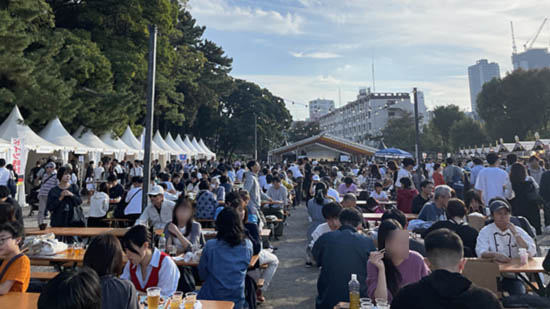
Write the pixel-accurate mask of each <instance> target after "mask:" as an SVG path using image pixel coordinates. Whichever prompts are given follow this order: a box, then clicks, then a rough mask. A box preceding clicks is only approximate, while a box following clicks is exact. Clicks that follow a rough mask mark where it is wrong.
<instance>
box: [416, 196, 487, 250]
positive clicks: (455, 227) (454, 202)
mask: <svg viewBox="0 0 550 309" xmlns="http://www.w3.org/2000/svg"><path fill="white" fill-rule="evenodd" d="M465 217H466V205H464V202H463V201H462V200H459V199H456V198H452V199H450V200H449V203H448V204H447V218H449V219H448V220H445V221H438V222H436V223H434V224H433V225H432V226H431V227H430V228H429V229H427V230H426V231H424V232H423V233H422V237H424V238H425V237H426V235H428V234H429V233H430V232H431V231H434V230H437V229H442V228H445V229H449V230H451V231H453V232H455V233H456V234H457V235H458V236H460V239H461V240H462V243H463V244H464V256H465V257H476V252H475V250H476V242H477V234H478V233H477V231H476V229H474V228H473V227H471V226H469V225H468V223H467V222H466V221H464V218H465Z"/></svg>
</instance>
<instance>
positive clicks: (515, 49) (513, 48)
mask: <svg viewBox="0 0 550 309" xmlns="http://www.w3.org/2000/svg"><path fill="white" fill-rule="evenodd" d="M510 29H512V52H513V53H514V54H517V53H518V49H517V48H516V36H515V35H514V23H513V22H512V21H510Z"/></svg>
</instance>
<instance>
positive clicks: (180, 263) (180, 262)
mask: <svg viewBox="0 0 550 309" xmlns="http://www.w3.org/2000/svg"><path fill="white" fill-rule="evenodd" d="M259 259H260V256H259V255H253V256H252V258H251V259H250V264H248V268H249V269H251V268H254V265H256V263H257V262H258V260H259ZM174 262H176V265H178V266H191V267H198V266H199V263H198V262H185V261H184V260H177V261H174Z"/></svg>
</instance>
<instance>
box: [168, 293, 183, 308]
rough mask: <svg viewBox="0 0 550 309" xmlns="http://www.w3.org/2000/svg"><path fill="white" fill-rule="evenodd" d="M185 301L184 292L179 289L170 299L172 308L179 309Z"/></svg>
mask: <svg viewBox="0 0 550 309" xmlns="http://www.w3.org/2000/svg"><path fill="white" fill-rule="evenodd" d="M182 301H183V292H180V291H177V292H174V294H173V295H172V298H171V299H170V309H179V308H180V305H181V303H182Z"/></svg>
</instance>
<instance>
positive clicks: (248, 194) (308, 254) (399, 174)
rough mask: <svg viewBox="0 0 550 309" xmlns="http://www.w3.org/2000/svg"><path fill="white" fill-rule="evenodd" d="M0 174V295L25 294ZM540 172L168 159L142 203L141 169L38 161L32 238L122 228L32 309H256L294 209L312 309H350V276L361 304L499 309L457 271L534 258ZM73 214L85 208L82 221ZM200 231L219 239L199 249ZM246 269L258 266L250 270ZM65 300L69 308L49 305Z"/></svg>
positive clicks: (548, 197) (547, 204) (451, 163)
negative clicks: (188, 306)
mask: <svg viewBox="0 0 550 309" xmlns="http://www.w3.org/2000/svg"><path fill="white" fill-rule="evenodd" d="M502 162H504V163H502ZM5 163H6V162H5V161H3V160H2V159H0V202H1V203H0V256H2V257H3V263H2V265H1V266H0V295H1V294H6V293H8V292H10V291H19V292H21V291H23V292H24V291H26V290H27V288H28V286H29V276H30V262H29V258H28V257H26V256H25V254H24V253H23V252H24V248H21V244H22V242H21V240H22V237H23V236H24V235H23V234H24V227H23V220H22V211H21V207H20V206H19V204H18V203H17V202H16V201H15V200H14V199H13V195H14V192H13V191H12V190H11V189H10V185H11V184H10V183H11V182H12V181H13V180H14V179H16V177H17V175H14V174H13V172H12V171H10V170H9V169H8V168H6V167H5ZM546 167H547V166H546V163H545V162H544V161H543V160H540V159H539V158H537V157H534V156H533V157H530V158H528V159H525V160H524V159H522V158H518V157H517V156H515V155H509V156H508V157H506V160H505V161H502V160H501V158H500V157H499V155H498V154H497V153H489V154H488V155H487V156H486V157H485V158H473V159H467V160H462V159H460V160H456V159H453V158H447V159H446V160H445V162H434V161H431V160H428V161H426V162H423V163H420V164H417V163H416V162H415V161H414V160H413V159H411V158H405V159H403V160H401V161H400V162H398V161H394V160H389V161H385V162H374V161H369V162H366V161H365V162H364V163H363V164H336V163H331V162H322V161H315V160H309V159H308V158H299V159H298V160H296V161H293V162H286V161H285V162H280V163H261V162H257V161H248V162H246V163H245V162H244V161H234V162H230V161H225V160H223V159H219V160H217V161H214V160H209V161H206V160H202V161H192V162H191V161H188V162H185V163H183V162H180V161H177V160H173V161H170V162H166V164H165V165H164V166H162V165H161V164H160V163H159V162H158V161H155V162H153V164H152V169H151V183H152V185H151V186H150V188H148V189H147V188H144V187H143V183H144V181H143V162H141V161H139V160H135V161H133V162H130V161H121V162H119V161H117V160H111V159H109V158H104V159H102V160H101V161H100V162H97V164H96V163H94V162H88V164H86V166H85V167H84V173H83V174H82V175H83V176H84V177H82V179H80V178H79V175H80V173H79V172H78V171H77V168H78V164H76V162H71V163H70V164H66V165H62V164H59V163H58V162H55V161H54V160H51V159H50V160H45V161H39V162H37V164H36V167H35V168H33V169H32V170H31V171H30V175H29V177H27V181H28V182H30V183H32V189H31V191H32V192H35V196H36V201H37V204H38V207H37V208H38V215H37V224H38V225H39V226H41V228H45V225H46V222H47V220H46V218H49V224H50V226H52V227H83V226H89V227H105V226H108V222H109V220H110V219H113V218H116V219H123V220H122V221H123V222H126V224H127V225H128V226H129V227H131V228H130V229H129V230H128V232H127V233H126V234H125V235H124V237H123V238H122V239H121V240H119V239H117V238H116V237H114V236H112V235H99V236H96V237H94V238H93V239H91V240H90V242H89V246H88V248H87V250H86V255H85V257H84V267H81V268H79V269H76V270H69V271H65V272H62V273H61V274H60V275H58V276H57V277H56V278H55V279H53V280H50V281H49V282H48V284H46V285H45V286H44V287H41V292H42V294H41V296H40V301H39V307H41V308H53V307H56V308H100V307H102V308H137V305H138V303H137V296H136V295H139V294H140V293H144V292H145V291H146V289H147V288H149V287H160V288H161V293H162V295H163V296H164V297H169V296H170V295H172V294H173V293H174V292H175V291H184V292H189V291H195V290H197V287H198V283H199V282H200V290H198V299H205V300H229V301H232V302H234V303H235V308H255V307H256V306H257V304H258V303H262V302H264V301H265V300H266V299H265V293H264V292H265V291H266V290H267V289H268V288H269V286H270V283H271V281H272V279H273V276H274V274H275V272H276V270H277V267H278V264H279V260H278V258H277V256H276V255H275V253H274V252H275V250H276V249H277V248H273V247H272V246H271V245H270V243H269V241H267V240H265V239H262V238H261V237H260V235H261V231H262V229H263V228H265V227H268V226H272V225H274V228H273V232H274V235H273V236H274V237H275V239H278V238H279V237H282V236H283V233H284V226H285V224H284V222H285V220H286V219H287V217H288V216H289V214H290V211H291V210H292V209H293V208H295V207H300V206H304V205H305V207H306V209H307V213H308V217H309V222H303V224H307V225H308V229H307V234H306V235H305V236H306V239H307V241H306V244H305V254H304V259H305V265H306V267H313V266H316V267H318V269H319V278H318V281H317V291H318V295H317V298H316V307H317V308H333V307H334V306H335V305H337V304H338V303H339V302H341V301H349V290H348V281H349V279H350V277H351V275H352V274H354V275H356V277H357V279H358V281H359V282H360V294H361V297H368V298H370V299H372V300H376V301H377V302H380V303H381V304H382V303H383V302H387V303H391V306H392V308H444V307H451V308H454V307H456V306H459V305H460V306H462V307H461V308H481V307H482V306H488V308H501V303H500V302H499V300H498V298H497V297H496V296H495V295H493V294H492V293H491V292H489V291H487V290H484V289H482V288H479V287H476V286H475V285H474V284H473V283H472V282H471V281H470V280H468V279H467V278H466V277H464V276H462V275H461V272H462V270H463V269H464V267H465V258H466V257H479V258H485V259H490V260H493V261H495V262H498V263H507V262H509V261H510V260H511V259H514V258H519V257H520V252H526V254H528V256H530V257H533V256H537V255H538V254H539V253H540V250H539V249H540V248H538V247H537V245H536V241H535V239H536V235H538V234H541V233H542V232H543V231H545V230H546V229H547V228H546V227H548V226H550V183H549V182H550V171H547V170H546V169H545V168H546ZM6 175H7V176H6ZM144 190H145V193H144ZM143 194H146V195H147V196H148V198H149V203H148V205H147V206H146V207H145V208H142V205H141V200H142V196H143ZM86 198H87V201H86ZM83 204H89V211H88V214H87V216H86V215H84V213H85V212H84V211H83V208H82V206H83ZM541 211H543V216H542V217H541ZM364 213H378V214H380V215H381V220H380V223H379V224H377V223H375V222H374V221H365V220H364V219H363V214H364ZM407 214H413V215H416V216H415V219H413V220H410V221H409V220H407V217H406V215H407ZM541 219H544V223H542V220H541ZM545 226H546V227H545ZM207 227H215V229H216V231H217V233H216V236H215V238H214V239H211V240H208V241H206V240H205V238H204V233H203V230H204V228H207ZM159 230H160V231H162V233H161V234H160V236H159V234H158V233H157V231H159ZM161 238H162V242H161ZM66 241H68V242H71V241H72V239H66ZM168 248H174V251H175V252H171V251H172V250H169V249H168ZM198 251H200V261H199V264H198V267H189V266H177V265H176V263H175V262H174V260H173V259H172V258H171V257H170V254H171V253H175V254H176V255H179V254H185V253H188V252H192V253H196V252H198ZM255 255H258V256H259V261H258V263H257V264H256V265H253V266H254V267H252V268H251V267H250V265H249V264H250V261H251V258H252V257H253V256H255ZM126 259H127V262H126V263H124V260H126ZM546 265H547V266H550V258H547V263H545V266H546ZM260 266H261V267H260ZM549 270H550V267H549ZM260 279H261V282H262V283H263V284H262V286H261V287H258V286H257V284H258V283H259V282H260ZM87 285H89V286H87ZM501 287H502V289H503V291H505V292H506V293H508V294H509V295H524V294H526V293H527V291H526V289H525V286H524V284H523V282H522V281H521V280H519V279H518V278H517V277H516V276H515V275H513V274H505V275H503V277H502V279H501ZM67 289H70V290H71V291H74V293H70V294H71V297H68V298H63V297H58V296H59V295H65V294H66V293H67ZM99 295H101V297H99ZM106 296H108V297H106ZM106 299H109V301H107V300H106ZM114 300H116V301H114ZM92 303H93V304H97V306H96V307H94V306H86V307H83V306H80V305H82V304H87V305H89V304H92ZM77 304H80V305H77Z"/></svg>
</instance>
